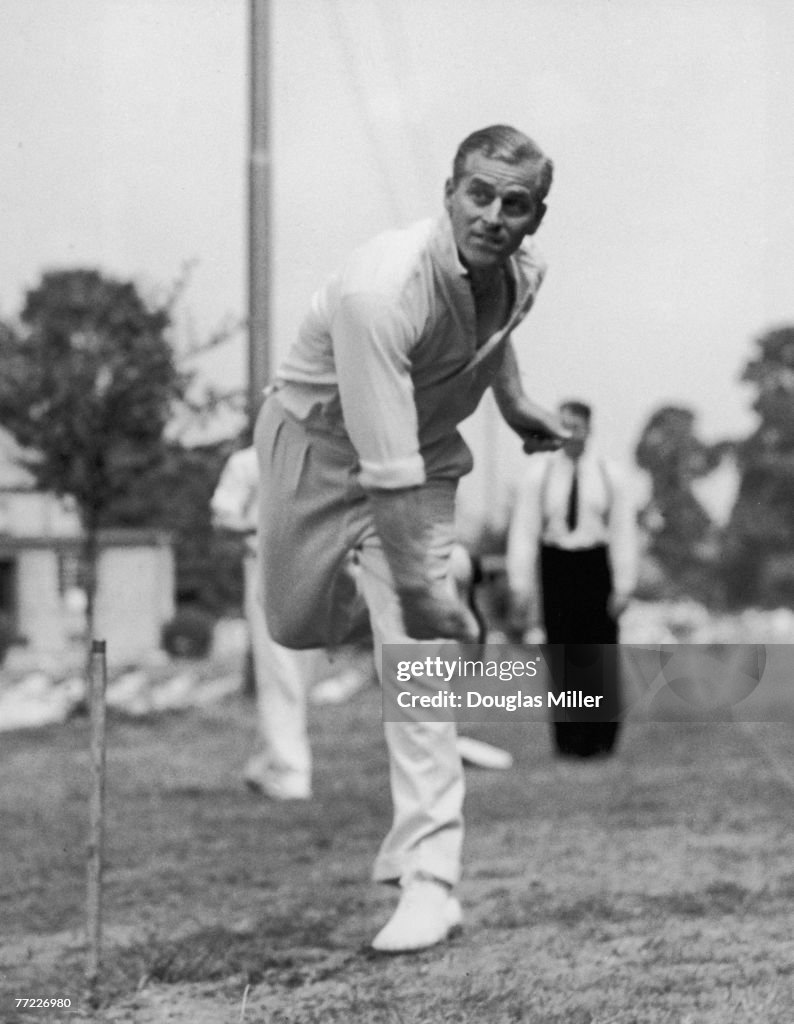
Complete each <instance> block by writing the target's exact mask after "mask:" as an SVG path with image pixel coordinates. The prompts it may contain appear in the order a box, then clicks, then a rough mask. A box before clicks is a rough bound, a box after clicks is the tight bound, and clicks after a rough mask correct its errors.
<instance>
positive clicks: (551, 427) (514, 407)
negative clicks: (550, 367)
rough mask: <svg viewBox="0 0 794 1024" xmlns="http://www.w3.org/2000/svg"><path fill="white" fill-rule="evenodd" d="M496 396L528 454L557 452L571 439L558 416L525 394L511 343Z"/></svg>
mask: <svg viewBox="0 0 794 1024" xmlns="http://www.w3.org/2000/svg"><path fill="white" fill-rule="evenodd" d="M493 393H494V397H495V398H496V404H497V405H498V406H499V412H500V413H501V414H502V417H503V419H504V420H505V422H506V423H507V424H508V426H510V427H512V429H513V430H515V432H516V433H517V434H518V436H519V437H520V438H521V440H522V441H523V442H524V451H525V452H527V453H528V454H530V455H531V454H532V453H533V452H548V451H554V450H555V449H557V448H559V447H560V445H561V444H562V442H563V440H564V439H565V438H566V437H567V436H568V432H567V431H566V430H565V428H564V427H563V426H562V424H561V423H560V420H559V417H558V416H557V415H556V414H555V413H553V412H550V411H549V410H548V409H544V408H543V406H540V405H538V404H537V402H533V401H532V399H531V398H530V397H529V396H528V395H527V393H526V392H525V391H524V388H523V387H522V384H521V376H520V373H519V369H518V360H517V359H516V354H515V351H514V349H513V344H512V342H511V341H508V342H507V347H506V349H505V357H504V360H503V361H502V366H501V368H500V370H499V372H498V374H497V376H496V378H495V379H494V382H493Z"/></svg>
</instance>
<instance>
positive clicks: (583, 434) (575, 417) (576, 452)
mask: <svg viewBox="0 0 794 1024" xmlns="http://www.w3.org/2000/svg"><path fill="white" fill-rule="evenodd" d="M560 422H561V423H562V425H563V427H565V429H566V430H567V431H569V432H570V435H571V436H570V437H569V438H568V439H567V440H565V441H563V443H562V447H563V451H564V452H565V453H566V455H568V456H569V457H570V458H572V459H578V458H579V457H580V455H581V454H582V452H583V451H584V449H585V445H586V444H587V438H588V436H589V434H590V424H589V423H588V422H587V420H586V419H585V417H584V416H580V415H579V414H578V413H576V412H573V411H572V410H571V409H560Z"/></svg>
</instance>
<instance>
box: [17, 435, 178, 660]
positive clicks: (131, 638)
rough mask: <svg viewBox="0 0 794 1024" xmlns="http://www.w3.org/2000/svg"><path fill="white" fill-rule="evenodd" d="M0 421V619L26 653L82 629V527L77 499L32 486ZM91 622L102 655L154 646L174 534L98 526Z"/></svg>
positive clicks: (55, 646)
mask: <svg viewBox="0 0 794 1024" xmlns="http://www.w3.org/2000/svg"><path fill="white" fill-rule="evenodd" d="M18 456H19V449H18V446H17V445H16V443H15V442H14V440H13V438H11V437H10V435H9V434H8V433H6V432H5V431H3V430H2V428H0V618H3V619H5V621H6V623H8V625H9V626H10V628H11V629H12V631H13V633H14V635H15V637H16V638H17V642H19V643H20V644H23V645H25V647H26V648H27V649H29V650H30V652H31V653H35V652H42V653H47V654H57V653H59V652H61V651H65V650H68V649H69V648H70V647H71V646H72V645H74V644H75V643H79V642H81V641H82V638H83V631H84V628H85V592H84V590H83V588H82V585H81V583H82V581H81V559H80V547H81V543H82V531H81V528H80V521H79V518H78V515H77V511H76V508H75V505H74V502H73V501H70V500H69V499H68V498H58V497H56V496H55V495H53V494H46V493H43V492H41V491H37V490H36V489H35V485H34V481H33V478H32V476H31V475H30V474H29V473H28V472H27V470H26V469H24V467H22V466H21V465H20V463H19V461H18ZM99 546H100V554H99V563H98V567H97V568H98V579H97V595H96V611H95V631H96V638H97V639H102V640H105V641H106V642H107V650H108V658H109V660H110V661H112V662H115V663H119V662H125V661H134V660H135V659H136V658H139V657H141V656H143V655H146V654H148V653H150V652H151V651H153V650H156V649H157V648H159V646H160V633H161V629H162V627H163V625H164V623H165V622H167V621H168V620H169V619H170V618H171V617H172V615H173V614H174V555H173V548H172V544H171V539H170V537H169V536H168V535H167V534H165V533H162V532H160V531H155V530H105V531H103V532H102V533H101V534H100V545H99Z"/></svg>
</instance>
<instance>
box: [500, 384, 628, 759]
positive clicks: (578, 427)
mask: <svg viewBox="0 0 794 1024" xmlns="http://www.w3.org/2000/svg"><path fill="white" fill-rule="evenodd" d="M559 412H560V419H561V420H562V423H563V425H564V426H565V427H566V428H567V430H568V431H569V434H570V436H569V438H568V439H567V440H566V441H565V442H564V443H563V445H562V448H561V450H560V451H557V452H551V453H548V454H545V455H541V456H538V457H536V458H533V459H530V460H528V462H527V466H526V471H525V473H524V475H523V477H522V479H521V481H520V484H519V487H518V490H517V494H516V501H515V504H514V507H513V511H512V515H511V521H510V528H509V532H508V545H507V574H508V583H509V587H510V593H511V604H512V610H513V618H514V621H515V622H517V623H519V624H520V625H521V626H523V627H524V628H525V629H526V628H529V627H531V626H535V625H537V624H538V623H540V622H541V621H542V623H543V628H544V631H545V634H546V642H547V643H549V644H555V645H556V644H565V645H566V649H565V652H564V656H565V658H566V659H568V662H569V666H570V665H573V664H577V663H578V664H579V671H578V674H577V675H576V682H577V685H576V687H573V688H574V689H579V688H581V689H586V688H587V685H588V683H589V686H590V687H591V688H592V695H593V696H596V695H599V694H602V695H603V696H604V700H603V701H601V703H600V708H599V710H598V711H595V712H594V713H593V715H592V716H590V717H591V720H589V721H585V720H584V719H585V717H586V716H585V714H584V713H583V712H576V713H575V714H573V715H572V716H571V717H573V718H575V719H576V720H575V721H570V720H569V721H565V718H566V717H567V716H566V715H565V713H564V712H563V713H561V714H559V715H557V714H555V721H554V722H553V737H554V744H555V747H556V750H557V751H558V752H559V753H560V754H562V755H569V756H578V757H591V756H594V755H599V754H600V755H606V754H609V753H611V752H612V750H613V749H614V746H615V742H616V740H617V736H618V732H619V728H620V725H619V716H620V712H621V696H620V680H619V674H618V651H617V647H616V646H615V645H616V644H617V643H618V619H619V616H620V615H621V613H622V612H623V611H624V610H625V608H626V606H627V604H628V602H629V599H630V597H631V594H632V592H633V590H634V587H635V584H636V573H637V538H636V514H635V509H634V505H633V502H632V500H631V497H630V495H629V493H628V488H627V484H626V479H625V477H624V474H623V473H622V472H621V470H620V469H619V467H618V466H617V465H616V464H615V463H614V462H612V461H611V460H607V459H605V458H603V457H602V456H600V455H599V454H597V453H596V452H595V451H593V450H592V449H591V447H590V444H589V437H590V429H591V420H592V411H591V409H590V406H589V405H588V404H587V403H586V402H582V401H579V400H571V401H566V402H564V403H563V404H562V405H561V406H560V409H559ZM582 645H587V646H586V647H584V646H582ZM597 645H605V646H601V647H599V646H597ZM576 648H578V650H576ZM562 653H563V652H561V651H559V650H557V649H555V650H554V655H555V656H556V655H558V654H562ZM571 659H572V660H571ZM585 664H590V665H591V666H592V671H588V672H587V673H584V672H583V671H582V666H583V665H585ZM555 666H556V668H557V669H561V668H562V667H563V665H562V663H561V662H559V661H558V660H557V659H556V658H555ZM560 674H562V675H564V672H562V673H560ZM583 681H584V685H581V684H582V683H583ZM554 682H555V684H556V685H558V686H559V688H560V689H570V688H571V685H570V683H569V685H568V686H566V685H564V684H565V680H564V678H563V679H559V680H558V679H556V678H555V680H554ZM560 719H562V720H560Z"/></svg>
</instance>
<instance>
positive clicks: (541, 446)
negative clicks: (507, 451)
mask: <svg viewBox="0 0 794 1024" xmlns="http://www.w3.org/2000/svg"><path fill="white" fill-rule="evenodd" d="M522 405H523V403H522ZM507 422H508V424H509V426H511V427H512V428H513V430H515V432H516V433H517V434H518V436H519V437H520V438H521V440H522V441H523V442H524V444H523V447H524V451H525V452H526V453H527V454H528V455H532V454H534V453H535V452H553V451H556V450H557V449H558V448H559V447H560V446H561V445H562V442H563V441H564V440H565V439H566V438H567V437H568V436H569V433H568V431H567V430H566V429H565V427H563V425H562V423H561V422H560V419H559V417H558V416H557V415H556V414H555V413H553V412H548V411H547V410H546V409H543V408H541V407H540V406H539V405H535V403H534V402H530V401H529V400H528V399H527V402H526V404H525V407H524V408H519V409H518V410H516V411H515V412H514V413H513V415H511V418H510V419H509V420H508V421H507Z"/></svg>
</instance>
